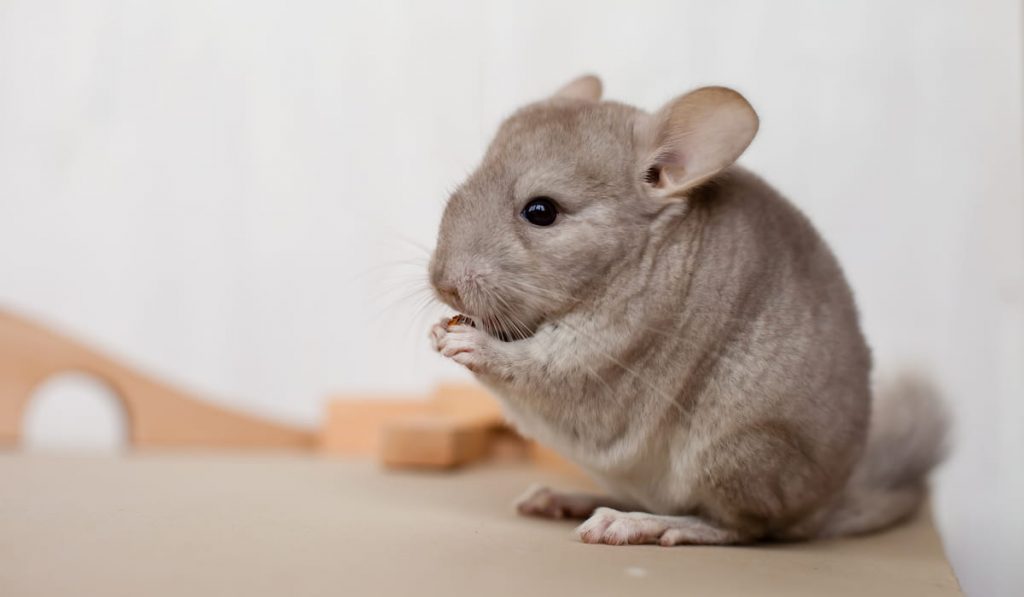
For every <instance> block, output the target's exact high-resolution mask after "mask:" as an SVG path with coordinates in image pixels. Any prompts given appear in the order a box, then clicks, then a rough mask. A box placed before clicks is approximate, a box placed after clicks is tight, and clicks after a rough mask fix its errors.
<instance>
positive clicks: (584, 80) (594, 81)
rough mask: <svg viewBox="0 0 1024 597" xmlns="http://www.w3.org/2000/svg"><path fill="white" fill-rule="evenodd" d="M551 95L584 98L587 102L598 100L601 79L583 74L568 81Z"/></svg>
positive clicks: (599, 97)
mask: <svg viewBox="0 0 1024 597" xmlns="http://www.w3.org/2000/svg"><path fill="white" fill-rule="evenodd" d="M551 97H562V98H569V99H578V100H586V101H589V102H596V101H600V100H601V79H598V78H597V77H595V76H594V75H583V76H582V77H579V78H578V79H573V80H572V81H569V82H568V83H567V84H565V85H564V86H563V87H562V88H561V89H559V90H558V91H556V92H555V94H554V95H553V96H551Z"/></svg>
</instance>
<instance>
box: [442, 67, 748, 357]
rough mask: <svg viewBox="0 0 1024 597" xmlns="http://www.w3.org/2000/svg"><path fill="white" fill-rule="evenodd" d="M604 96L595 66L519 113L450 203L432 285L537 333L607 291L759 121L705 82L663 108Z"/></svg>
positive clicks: (491, 326)
mask: <svg viewBox="0 0 1024 597" xmlns="http://www.w3.org/2000/svg"><path fill="white" fill-rule="evenodd" d="M600 95H601V83H600V81H599V80H598V79H597V78H596V77H592V76H586V77H582V78H580V79H577V80H575V81H573V82H571V83H569V84H568V85H566V86H565V87H563V88H562V89H561V90H559V91H558V92H557V93H555V94H554V95H553V96H552V97H550V98H548V99H545V100H543V101H540V102H536V103H533V104H530V105H527V106H526V107H524V108H522V109H520V110H519V111H517V112H516V113H514V114H513V115H512V116H511V117H509V118H508V119H507V120H506V121H505V122H504V123H503V124H502V125H501V128H500V129H499V130H498V133H497V135H496V136H495V138H494V140H493V141H492V143H491V145H490V147H489V148H488V150H487V153H486V154H485V156H484V158H483V161H482V162H481V164H480V166H479V167H478V168H477V169H476V170H475V171H474V172H473V173H472V174H471V175H470V176H469V178H468V179H467V180H466V181H465V182H463V183H462V184H461V185H460V186H459V187H458V189H457V190H456V191H455V192H454V193H453V194H452V196H451V198H450V199H449V201H448V204H447V207H446V208H445V212H444V216H443V218H442V221H441V227H440V232H439V235H438V241H437V247H436V249H435V251H434V254H433V257H432V259H431V263H430V280H431V284H432V285H433V287H434V289H435V291H436V293H437V295H438V296H439V297H440V299H441V300H442V301H444V302H445V303H447V304H448V305H450V306H451V307H452V308H454V309H456V310H458V311H461V312H463V313H466V314H467V315H470V316H471V317H473V318H475V319H477V320H478V321H480V322H481V323H482V325H483V326H484V327H485V328H486V329H487V330H488V331H489V332H490V333H492V334H493V335H496V336H500V337H505V338H506V339H515V338H522V337H527V336H529V335H531V334H532V333H533V331H534V330H536V328H537V327H538V326H539V325H540V324H542V323H544V322H545V321H551V320H555V319H557V318H558V317H559V316H560V315H562V314H564V313H566V312H568V311H570V310H572V309H574V308H575V307H576V306H577V305H579V304H581V303H584V302H586V301H587V300H588V299H590V298H593V297H594V296H596V295H599V294H600V293H601V292H603V290H604V288H605V287H606V285H607V284H608V283H609V280H610V277H611V274H612V273H613V272H614V271H617V269H618V268H629V267H632V266H634V265H635V262H636V261H637V260H639V259H640V258H641V254H642V251H641V249H642V248H643V247H644V246H645V245H646V244H647V243H648V242H649V239H650V236H651V234H652V226H653V225H654V223H655V222H656V221H657V220H659V219H660V218H659V215H663V214H664V212H665V211H666V208H668V207H670V206H679V205H680V204H684V203H685V201H686V198H687V197H688V195H689V194H690V192H691V191H692V190H693V189H695V188H696V187H697V186H698V185H700V184H701V183H703V182H705V181H707V180H708V179H710V178H711V177H712V176H714V175H715V174H716V173H718V172H719V171H721V170H722V169H723V168H726V167H727V166H729V165H730V164H732V162H733V161H735V159H736V158H737V157H739V155H740V154H741V153H742V152H743V150H744V149H745V148H746V147H747V145H748V144H749V143H750V141H751V140H752V139H753V137H754V134H755V133H756V131H757V126H758V120H757V116H756V114H755V113H754V111H753V109H752V108H751V107H750V105H749V104H748V103H747V101H746V100H745V99H743V97H742V96H741V95H739V94H738V93H736V92H735V91H732V90H730V89H725V88H721V87H705V88H701V89H697V90H696V91H693V92H690V93H688V94H686V95H683V96H681V97H679V98H677V99H675V100H673V101H671V102H669V103H668V104H667V105H666V106H665V107H663V108H662V109H661V110H659V111H657V112H655V113H653V114H649V113H646V112H644V111H642V110H639V109H636V108H633V107H630V106H626V105H623V104H619V103H615V102H607V101H604V102H603V101H600ZM677 212H678V213H679V217H684V214H685V210H681V209H679V210H677Z"/></svg>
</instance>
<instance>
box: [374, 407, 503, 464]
mask: <svg viewBox="0 0 1024 597" xmlns="http://www.w3.org/2000/svg"><path fill="white" fill-rule="evenodd" d="M489 434H490V430H488V429H487V428H486V427H482V426H480V425H479V424H477V423H476V422H474V421H472V420H468V419H466V418H463V417H456V416H452V415H446V414H420V415H413V416H409V417H405V418H403V419H401V420H397V421H394V422H391V423H387V424H385V425H384V426H383V427H382V428H381V435H380V451H379V458H380V461H381V463H382V464H384V465H385V466H389V467H398V468H408V467H414V468H441V469H443V468H452V467H455V466H459V465H462V464H466V463H468V462H472V461H474V460H478V459H480V458H482V457H483V456H484V455H485V454H486V453H487V448H488V440H489Z"/></svg>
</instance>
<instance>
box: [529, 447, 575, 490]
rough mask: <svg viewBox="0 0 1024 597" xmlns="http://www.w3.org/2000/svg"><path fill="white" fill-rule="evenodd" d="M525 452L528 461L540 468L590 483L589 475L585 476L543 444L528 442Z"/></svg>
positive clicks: (572, 464)
mask: <svg viewBox="0 0 1024 597" xmlns="http://www.w3.org/2000/svg"><path fill="white" fill-rule="evenodd" d="M527 451H528V453H529V455H530V460H532V461H533V463H534V464H535V465H537V466H538V467H540V468H543V469H546V470H549V471H553V472H556V473H559V474H562V475H566V476H569V477H572V478H574V479H581V480H584V479H585V480H587V481H590V477H589V475H587V473H586V472H584V471H583V469H581V468H580V467H578V466H576V465H575V464H574V463H572V462H570V461H569V460H567V459H566V458H565V457H564V456H562V455H561V454H559V453H558V452H555V451H554V450H552V449H551V448H549V447H547V446H545V445H543V444H540V443H537V442H535V441H530V442H529V448H528V450H527Z"/></svg>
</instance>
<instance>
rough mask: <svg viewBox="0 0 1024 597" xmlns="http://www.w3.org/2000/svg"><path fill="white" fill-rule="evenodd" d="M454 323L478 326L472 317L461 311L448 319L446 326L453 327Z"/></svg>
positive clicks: (472, 326)
mask: <svg viewBox="0 0 1024 597" xmlns="http://www.w3.org/2000/svg"><path fill="white" fill-rule="evenodd" d="M453 325H468V326H469V327H471V328H475V327H476V324H475V323H473V320H472V319H470V318H468V317H466V316H465V315H463V314H461V313H458V314H456V315H454V316H453V317H452V318H451V319H449V320H448V324H447V325H446V326H445V327H446V328H448V329H451V327H452V326H453Z"/></svg>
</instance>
